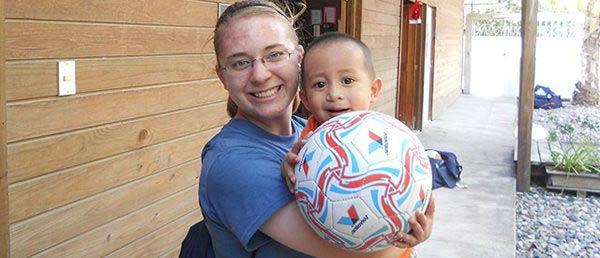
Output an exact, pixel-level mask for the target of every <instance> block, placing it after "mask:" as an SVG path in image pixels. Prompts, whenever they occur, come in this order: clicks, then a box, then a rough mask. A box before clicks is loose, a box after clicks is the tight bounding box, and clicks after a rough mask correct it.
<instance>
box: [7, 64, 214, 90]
mask: <svg viewBox="0 0 600 258" xmlns="http://www.w3.org/2000/svg"><path fill="white" fill-rule="evenodd" d="M58 61H59V60H43V61H18V62H8V63H7V64H6V83H7V90H6V94H7V99H8V100H9V101H14V100H20V99H29V98H39V97H51V96H57V95H58V88H57V86H56V84H57V80H58V79H57V78H58V75H57V73H58V65H57V62H58ZM215 64H216V58H215V56H214V55H213V54H204V55H185V56H147V57H135V58H131V57H127V58H102V59H82V60H76V73H77V74H76V80H77V94H81V93H86V92H94V91H101V90H110V89H118V88H127V87H135V86H145V85H151V84H161V83H168V82H179V81H191V80H200V79H207V78H216V73H215V71H214V67H215Z"/></svg>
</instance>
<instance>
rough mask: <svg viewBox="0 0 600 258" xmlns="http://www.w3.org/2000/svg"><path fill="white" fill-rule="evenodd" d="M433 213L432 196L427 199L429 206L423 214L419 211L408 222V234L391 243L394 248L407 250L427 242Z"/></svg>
mask: <svg viewBox="0 0 600 258" xmlns="http://www.w3.org/2000/svg"><path fill="white" fill-rule="evenodd" d="M434 213H435V201H434V198H433V194H431V197H430V199H429V205H427V210H425V214H423V213H421V212H420V211H419V212H417V213H415V216H414V217H412V218H410V220H408V224H410V228H411V231H410V232H408V234H403V235H402V236H400V238H399V239H398V240H397V241H396V242H394V243H393V245H395V246H396V247H400V248H408V247H413V246H416V245H418V244H420V243H422V242H423V241H425V240H427V239H428V238H429V236H431V230H432V227H433V217H434Z"/></svg>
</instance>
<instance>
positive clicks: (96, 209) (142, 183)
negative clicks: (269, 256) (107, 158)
mask: <svg viewBox="0 0 600 258" xmlns="http://www.w3.org/2000/svg"><path fill="white" fill-rule="evenodd" d="M199 170H200V160H194V161H192V162H188V163H185V164H183V165H181V166H177V167H175V168H172V169H169V170H167V171H165V172H162V173H159V174H156V175H152V176H149V177H146V178H144V179H142V180H138V181H134V182H131V183H129V184H126V185H123V186H121V187H118V188H116V189H113V190H111V191H108V192H104V193H102V194H99V195H96V196H93V197H91V198H88V199H85V200H82V201H79V202H76V203H72V204H70V205H67V206H63V207H60V208H57V209H54V210H52V211H49V212H47V213H44V214H41V215H38V216H36V217H33V218H31V219H29V220H25V221H22V222H19V223H15V224H12V225H11V228H10V230H11V240H12V241H11V243H12V244H11V245H12V250H11V254H12V255H13V256H15V257H23V256H29V255H32V254H35V253H38V252H40V251H43V250H45V249H47V248H49V247H52V246H54V245H57V244H59V243H61V242H63V241H65V240H68V239H70V238H72V237H74V236H76V235H79V234H81V233H83V232H86V231H89V230H91V229H93V228H95V227H98V226H100V225H103V224H106V223H108V222H110V221H112V220H115V219H117V218H119V217H122V216H124V215H126V214H129V213H131V212H134V211H136V210H138V209H140V208H143V207H145V206H147V205H150V204H152V203H154V202H156V201H158V200H160V199H163V198H165V197H166V196H169V195H171V194H172V193H174V192H177V191H180V190H183V189H186V188H188V187H191V186H193V185H196V184H198V171H199Z"/></svg>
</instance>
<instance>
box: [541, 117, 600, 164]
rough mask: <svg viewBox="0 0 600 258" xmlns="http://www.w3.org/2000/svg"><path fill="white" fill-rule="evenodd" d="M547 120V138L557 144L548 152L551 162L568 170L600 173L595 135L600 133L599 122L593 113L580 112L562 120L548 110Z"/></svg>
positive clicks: (599, 155) (599, 149) (598, 150)
mask: <svg viewBox="0 0 600 258" xmlns="http://www.w3.org/2000/svg"><path fill="white" fill-rule="evenodd" d="M548 121H549V122H551V128H550V131H549V136H548V141H550V142H558V143H559V144H558V146H560V148H559V149H558V150H553V151H551V153H550V157H551V159H552V162H553V163H554V166H555V167H556V168H557V169H559V170H563V171H566V172H568V173H569V172H572V173H580V172H590V173H596V174H600V143H599V142H597V140H596V137H595V135H596V134H598V133H600V125H598V123H596V122H593V121H594V119H593V118H592V117H589V116H580V115H576V116H573V117H570V118H569V119H567V120H562V121H561V119H559V118H558V117H557V116H555V115H554V114H550V115H549V116H548Z"/></svg>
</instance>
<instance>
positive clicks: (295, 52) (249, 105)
mask: <svg viewBox="0 0 600 258" xmlns="http://www.w3.org/2000/svg"><path fill="white" fill-rule="evenodd" d="M220 33H222V37H221V38H220V42H218V44H219V53H217V58H218V60H219V64H220V65H221V66H222V67H223V66H224V67H226V68H225V69H222V68H219V67H218V68H217V73H218V75H219V78H220V79H221V81H222V82H223V84H224V86H225V89H226V90H227V91H229V96H230V98H231V99H232V100H233V101H234V102H235V103H236V104H237V105H238V115H242V116H243V117H245V118H246V119H249V120H258V121H267V120H270V119H275V118H278V117H283V116H287V118H289V117H291V102H292V100H293V99H294V97H295V95H296V92H297V90H298V73H299V64H300V62H301V59H302V54H303V49H302V47H301V46H297V45H296V43H295V42H294V40H293V34H291V33H294V32H293V31H290V28H289V25H287V24H285V23H284V21H282V20H281V19H278V18H275V17H272V16H268V15H259V16H243V17H236V18H234V19H233V20H231V21H230V22H229V23H228V24H226V25H225V27H223V28H221V31H220ZM281 53H284V55H285V57H284V58H283V60H282V61H277V62H268V61H267V59H268V60H273V58H270V57H271V56H273V54H275V55H277V54H281ZM288 55H289V56H288ZM267 56H269V57H268V58H267ZM280 56H281V55H280ZM262 57H265V61H267V62H263V61H261V59H260V58H262ZM288 57H289V58H288ZM257 58H258V59H257ZM255 59H257V60H255ZM275 59H279V58H275ZM248 61H250V62H252V65H251V66H249V67H247V68H245V69H243V70H236V69H233V68H238V69H239V67H240V65H238V64H243V63H246V64H247V63H248Z"/></svg>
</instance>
